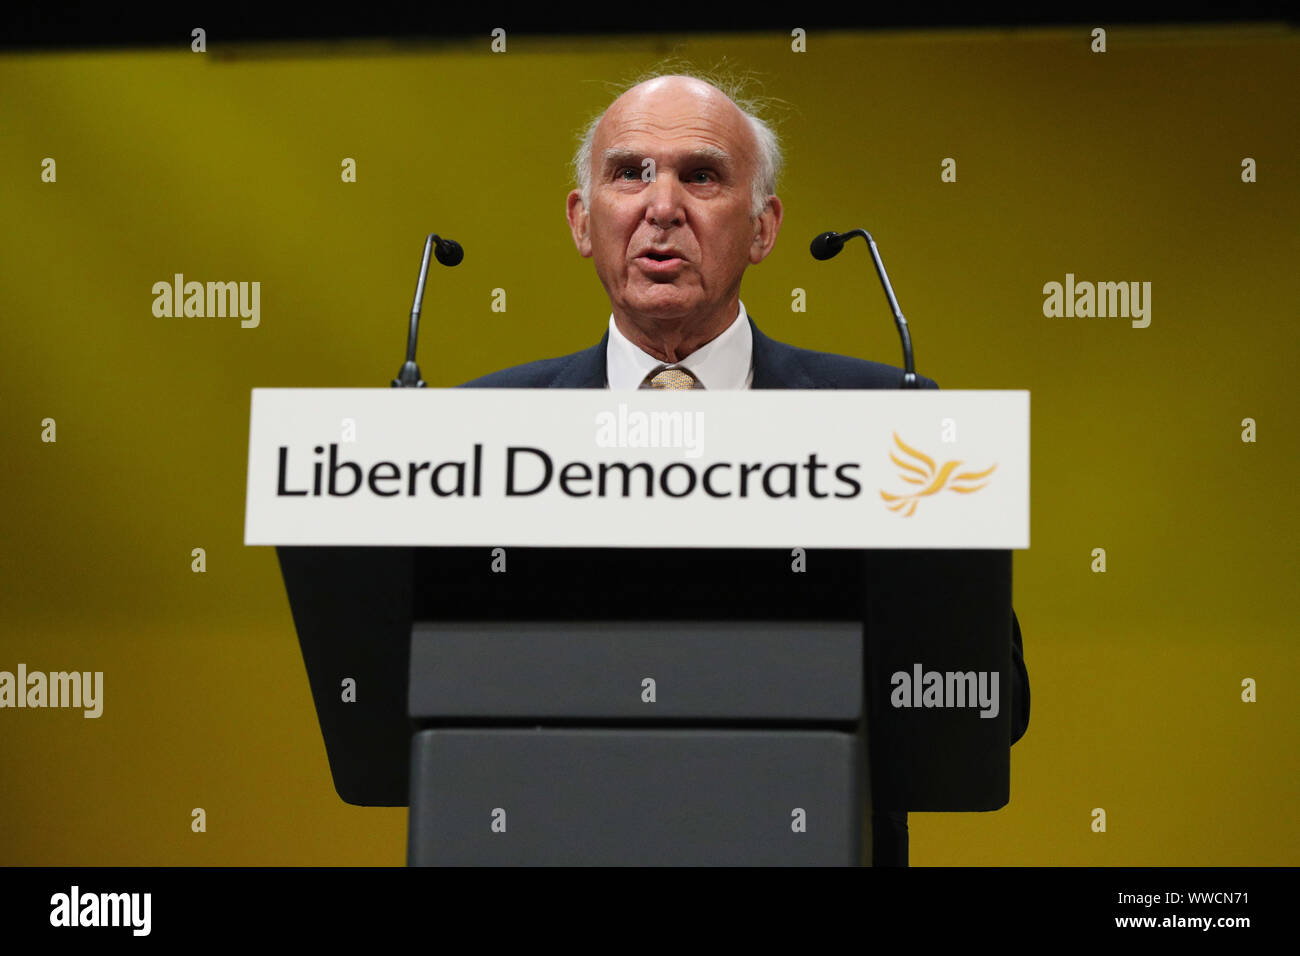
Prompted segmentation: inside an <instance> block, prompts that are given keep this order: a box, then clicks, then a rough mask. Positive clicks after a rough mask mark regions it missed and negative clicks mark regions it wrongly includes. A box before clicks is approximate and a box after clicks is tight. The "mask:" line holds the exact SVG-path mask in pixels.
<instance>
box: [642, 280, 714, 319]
mask: <svg viewBox="0 0 1300 956" xmlns="http://www.w3.org/2000/svg"><path fill="white" fill-rule="evenodd" d="M705 307H706V306H705V303H704V302H701V301H700V299H699V298H698V297H697V296H691V295H684V294H682V292H681V291H680V290H678V289H674V288H672V287H671V286H664V287H662V292H660V291H659V290H656V289H650V290H647V291H646V293H645V294H642V295H637V296H633V297H631V298H630V299H628V300H627V301H625V303H624V308H625V309H626V311H628V312H629V313H631V314H633V315H638V316H641V317H643V318H645V319H649V320H651V321H656V322H674V321H678V320H680V319H684V318H687V317H689V316H692V315H697V314H698V313H699V312H700V311H701V310H702V309H704V308H705Z"/></svg>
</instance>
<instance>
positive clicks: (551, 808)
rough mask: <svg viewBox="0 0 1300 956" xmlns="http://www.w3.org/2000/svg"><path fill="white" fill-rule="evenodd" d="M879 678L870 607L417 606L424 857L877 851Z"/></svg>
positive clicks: (415, 743)
mask: <svg viewBox="0 0 1300 956" xmlns="http://www.w3.org/2000/svg"><path fill="white" fill-rule="evenodd" d="M862 682H863V664H862V623H861V622H860V621H698V620H697V621H673V622H671V623H667V624H666V623H662V622H644V621H492V622H487V621H461V622H442V621H435V622H418V623H416V624H415V626H414V627H413V628H412V632H411V658H410V686H409V689H408V695H407V700H408V708H409V713H410V715H411V718H412V720H413V721H415V722H416V724H417V727H419V728H420V729H419V730H417V732H416V733H415V735H414V736H413V738H412V741H411V777H410V785H411V789H410V807H411V816H410V828H409V847H408V862H410V863H411V864H412V865H570V864H572V865H577V864H585V865H605V866H617V865H625V864H626V865H639V866H644V865H663V866H668V865H674V866H680V865H697V866H698V865H715V866H723V865H731V866H735V865H745V864H749V865H823V866H824V865H858V864H864V863H867V862H869V861H870V859H871V847H870V846H869V845H868V844H869V842H870V836H869V835H870V832H871V828H870V827H869V826H866V825H865V824H864V821H865V820H867V819H869V816H870V812H871V810H870V803H871V800H870V787H869V781H868V779H867V771H866V768H867V757H866V752H865V751H866V745H865V743H864V740H865V734H864V732H863V727H864V721H863V719H862V714H863V686H862ZM864 835H865V836H864Z"/></svg>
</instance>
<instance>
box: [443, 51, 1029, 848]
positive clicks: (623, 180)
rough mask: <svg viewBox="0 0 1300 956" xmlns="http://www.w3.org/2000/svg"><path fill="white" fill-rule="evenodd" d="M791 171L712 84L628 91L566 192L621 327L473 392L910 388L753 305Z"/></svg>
mask: <svg viewBox="0 0 1300 956" xmlns="http://www.w3.org/2000/svg"><path fill="white" fill-rule="evenodd" d="M780 166H781V152H780V147H779V145H778V143H777V139H776V136H775V135H774V134H773V132H772V131H771V130H770V129H769V128H768V126H767V125H766V124H765V123H764V122H763V121H762V120H760V119H759V118H757V117H755V116H752V115H750V114H748V113H746V112H744V111H743V110H742V109H741V108H740V107H739V106H737V105H736V103H735V102H733V101H732V99H731V98H730V97H728V96H727V95H726V94H725V93H723V92H722V91H721V90H720V89H718V88H717V87H715V86H713V85H712V84H710V83H707V82H705V81H703V80H701V79H698V78H695V77H690V76H680V75H670V76H659V77H655V78H654V79H650V80H647V81H645V82H643V83H640V84H638V85H636V86H634V87H632V88H631V89H629V90H628V91H627V92H626V93H624V94H623V95H622V96H620V97H618V99H616V100H615V101H614V102H613V103H612V104H611V105H610V107H609V108H608V109H607V110H606V111H605V112H604V114H602V115H601V116H600V117H598V118H597V120H596V121H595V122H593V123H592V124H591V126H590V127H589V128H588V130H587V134H586V137H585V138H584V140H583V143H582V146H581V148H580V149H579V150H578V153H577V156H576V157H575V170H574V172H575V176H576V179H577V188H576V189H574V190H573V191H572V192H570V193H569V197H568V220H569V228H570V230H571V231H572V233H573V241H574V244H575V245H576V246H577V247H578V252H579V253H581V254H582V255H583V256H584V257H587V258H591V259H593V260H594V261H595V266H596V274H597V275H598V276H599V277H600V281H601V284H602V285H604V287H605V292H606V293H607V294H608V296H609V302H610V307H611V310H612V311H611V314H610V318H609V329H608V331H607V332H606V334H605V336H604V338H602V339H601V341H600V342H599V343H598V344H596V345H594V346H592V347H591V348H588V349H585V350H583V351H581V352H576V353H574V354H572V355H567V356H564V357H561V358H553V359H543V360H541V361H537V362H530V363H528V364H526V365H520V366H517V367H515V368H510V369H505V370H503V371H500V372H494V373H493V374H491V375H486V376H484V377H482V378H478V379H475V380H474V381H472V382H468V383H466V385H467V387H477V388H613V389H635V388H673V389H676V388H703V389H710V388H712V389H749V388H897V387H899V385H900V383H901V381H902V377H903V372H902V370H901V369H897V368H894V367H892V366H888V365H882V364H880V363H878V362H870V361H866V360H864V359H858V358H850V357H848V356H843V355H832V354H829V353H826V352H813V351H809V350H807V349H801V348H796V347H794V346H791V345H785V344H782V343H780V342H775V341H773V340H772V339H769V338H768V337H767V336H765V335H764V334H763V333H762V332H760V331H759V330H758V327H757V326H756V325H755V324H754V322H753V319H752V318H751V317H750V316H749V314H748V313H747V311H746V309H745V306H744V303H743V302H741V301H740V281H741V278H742V277H743V276H744V273H745V269H746V268H748V267H749V266H750V265H756V264H757V263H759V262H762V261H763V260H764V259H765V258H767V256H768V254H769V253H770V252H771V251H772V248H773V246H775V244H776V237H777V233H778V232H780V229H781V217H782V213H783V209H782V205H781V200H780V199H778V198H777V196H776V195H775V193H776V178H777V175H778V173H779V171H780ZM918 379H919V383H920V385H921V387H923V388H938V386H937V385H936V384H935V383H934V382H933V381H931V380H930V379H927V378H924V377H921V376H918ZM1012 641H1013V647H1012V660H1013V664H1014V673H1013V675H1012V682H1011V683H1012V700H1013V708H1012V711H1013V715H1012V742H1014V741H1015V740H1018V739H1019V738H1020V736H1021V735H1023V734H1024V732H1025V727H1026V726H1027V724H1028V721H1029V683H1028V676H1027V674H1026V673H1025V667H1024V658H1023V654H1022V652H1021V639H1020V625H1019V622H1018V621H1016V620H1015V616H1014V614H1013V616H1012ZM872 836H873V847H874V850H873V862H874V863H875V864H876V865H882V864H885V865H906V864H907V855H908V849H907V844H908V835H907V814H906V812H903V811H889V810H887V809H884V808H874V811H873V816H872Z"/></svg>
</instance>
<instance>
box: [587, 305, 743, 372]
mask: <svg viewBox="0 0 1300 956" xmlns="http://www.w3.org/2000/svg"><path fill="white" fill-rule="evenodd" d="M664 364H666V363H664V362H661V361H660V360H659V359H657V358H655V357H654V356H653V355H651V354H650V353H649V352H645V351H643V350H642V349H640V348H638V347H637V346H636V345H633V344H632V342H631V341H630V340H629V339H628V338H627V336H625V335H624V334H623V333H622V332H620V331H619V330H618V326H617V325H616V324H615V323H614V313H612V312H611V313H610V315H609V342H608V344H607V345H606V346H605V387H606V388H614V389H617V388H627V389H637V388H640V387H641V383H642V382H643V381H645V377H646V376H647V375H649V374H650V372H651V371H652V370H653V369H656V368H658V367H659V366H660V365H664ZM672 367H674V368H684V369H686V370H687V371H689V372H690V373H691V374H692V375H694V376H695V377H696V378H698V379H699V380H700V384H702V385H703V386H704V387H705V388H706V389H745V388H749V387H750V386H751V385H752V384H753V382H754V334H753V332H752V331H751V330H750V328H749V316H748V314H746V312H745V303H743V302H741V303H740V310H739V311H738V312H737V314H736V318H735V320H734V321H733V322H732V323H731V324H730V325H729V326H727V329H726V331H725V332H723V333H722V334H721V335H719V336H718V337H717V338H715V339H714V340H713V341H711V342H708V343H707V344H705V345H702V346H700V347H699V348H698V349H696V350H695V351H694V352H692V353H691V354H690V355H688V356H686V358H684V359H682V360H681V361H680V362H677V363H676V364H675V365H673V366H672Z"/></svg>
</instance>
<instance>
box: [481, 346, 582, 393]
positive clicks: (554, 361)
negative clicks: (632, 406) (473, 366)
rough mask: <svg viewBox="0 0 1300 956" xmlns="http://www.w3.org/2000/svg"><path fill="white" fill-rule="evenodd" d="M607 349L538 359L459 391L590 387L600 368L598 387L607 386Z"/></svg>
mask: <svg viewBox="0 0 1300 956" xmlns="http://www.w3.org/2000/svg"><path fill="white" fill-rule="evenodd" d="M604 347H605V343H604V341H603V340H602V341H601V342H600V344H598V345H593V346H592V347H591V348H586V349H582V350H581V351H578V352H573V353H571V354H569V355H561V356H558V357H557V358H547V359H538V360H536V361H534V362H525V363H524V364H523V365H514V366H511V367H510V368H503V369H501V370H500V371H497V372H490V373H489V374H487V375H483V376H480V377H479V378H476V379H472V380H471V381H468V382H465V383H464V384H463V385H461V386H459V387H460V388H555V387H558V386H560V385H563V384H565V383H566V382H567V383H570V384H571V385H572V387H579V388H580V387H590V386H591V384H592V383H593V382H594V381H595V377H596V374H597V373H596V369H597V366H599V368H600V369H601V371H600V373H599V377H600V378H601V379H602V381H600V382H599V383H598V384H599V385H604V381H603V378H604V372H603V368H604V365H603V363H604Z"/></svg>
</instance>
